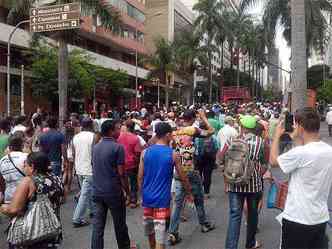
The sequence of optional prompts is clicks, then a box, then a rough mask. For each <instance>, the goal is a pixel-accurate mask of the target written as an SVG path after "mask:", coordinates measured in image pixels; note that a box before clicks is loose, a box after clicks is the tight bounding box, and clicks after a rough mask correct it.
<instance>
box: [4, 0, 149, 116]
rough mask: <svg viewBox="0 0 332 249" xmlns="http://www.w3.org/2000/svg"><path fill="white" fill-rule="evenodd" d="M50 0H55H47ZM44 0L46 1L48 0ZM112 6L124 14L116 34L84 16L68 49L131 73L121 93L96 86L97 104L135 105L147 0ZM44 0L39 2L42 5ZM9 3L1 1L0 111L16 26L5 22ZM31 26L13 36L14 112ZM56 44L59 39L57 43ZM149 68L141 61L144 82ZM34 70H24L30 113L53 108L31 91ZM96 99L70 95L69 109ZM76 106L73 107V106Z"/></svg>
mask: <svg viewBox="0 0 332 249" xmlns="http://www.w3.org/2000/svg"><path fill="white" fill-rule="evenodd" d="M45 1H46V2H47V3H52V2H54V1H51V0H45ZM45 1H44V3H45ZM106 1H108V3H109V4H111V5H112V7H113V8H114V9H115V10H117V11H119V13H120V16H121V21H122V24H121V28H120V32H119V34H114V33H112V32H111V31H110V30H106V29H105V28H103V27H102V26H101V24H100V20H99V18H98V17H95V16H82V17H81V20H82V24H81V28H80V29H79V30H78V32H77V39H75V41H74V42H73V44H70V46H69V49H70V50H71V49H74V48H79V49H82V50H84V51H85V52H86V53H88V54H89V55H91V57H92V58H94V60H93V61H92V63H93V64H95V65H99V66H102V67H104V68H109V69H114V70H118V69H121V70H123V71H125V72H126V73H127V74H128V76H129V86H128V87H127V88H126V89H121V91H122V94H121V95H120V96H117V97H115V96H114V95H112V92H113V91H112V86H110V87H108V88H107V89H105V88H101V89H99V88H98V87H97V94H96V96H97V102H98V106H101V105H103V106H104V104H106V105H109V106H113V107H114V106H118V107H120V108H121V107H123V106H124V105H128V106H130V105H131V106H133V105H134V103H135V96H136V92H135V79H136V56H135V52H136V50H137V52H138V55H139V56H140V57H141V56H145V55H147V49H146V45H145V37H144V36H145V25H144V22H145V15H146V13H145V0H106ZM42 3H43V2H39V4H40V5H41V4H42ZM9 8H10V6H8V5H6V4H5V3H4V1H0V30H1V32H0V113H2V112H4V111H5V110H6V101H5V100H6V93H7V89H6V85H7V84H6V54H7V51H6V48H7V41H8V37H9V34H10V32H11V31H12V30H13V28H14V27H13V26H11V25H8V24H7V23H6V17H7V15H8V11H9ZM28 30H29V29H28V26H25V27H23V29H18V30H17V31H16V33H15V35H14V36H13V39H12V55H13V56H12V65H11V75H12V79H13V80H12V81H11V88H12V89H11V106H12V109H13V111H14V113H17V112H18V109H19V104H18V103H19V98H20V96H19V95H20V91H19V90H18V88H19V84H20V81H19V80H17V78H19V77H20V66H21V64H24V63H26V62H25V61H24V56H23V54H22V51H24V50H27V49H29V48H30V44H29V41H30V39H31V33H30V32H29V31H28ZM55 44H56V43H55ZM148 73H149V71H148V70H147V69H145V68H144V67H143V65H141V64H140V63H139V65H138V70H137V76H138V79H139V83H140V84H141V83H142V82H143V81H144V80H145V79H146V77H147V75H148ZM31 77H33V75H32V74H31V72H29V71H26V72H25V82H26V87H25V102H26V105H25V107H26V110H25V112H26V113H30V112H31V111H33V110H34V109H35V108H36V105H42V106H45V107H48V108H50V107H51V106H52V104H53V105H54V103H49V102H48V101H47V100H46V99H43V98H38V99H37V98H34V97H32V94H31ZM92 102H93V99H92V97H91V96H89V97H84V96H82V97H76V98H72V99H69V109H70V110H72V111H74V110H75V111H77V110H76V109H78V107H80V109H83V108H84V109H85V110H86V109H91V108H92V107H91V106H92ZM55 106H56V105H55ZM73 109H74V110H73Z"/></svg>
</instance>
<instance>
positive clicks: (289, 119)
mask: <svg viewBox="0 0 332 249" xmlns="http://www.w3.org/2000/svg"><path fill="white" fill-rule="evenodd" d="M293 126H294V115H293V114H291V113H289V112H287V113H286V116H285V132H293V130H294V128H293Z"/></svg>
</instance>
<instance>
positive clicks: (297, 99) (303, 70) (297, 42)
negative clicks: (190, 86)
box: [291, 0, 307, 112]
mask: <svg viewBox="0 0 332 249" xmlns="http://www.w3.org/2000/svg"><path fill="white" fill-rule="evenodd" d="M291 16H292V63H291V65H292V82H291V90H292V105H291V111H292V112H295V111H296V110H297V109H300V108H303V107H305V106H307V65H306V63H307V58H306V51H307V50H306V30H305V0H292V1H291Z"/></svg>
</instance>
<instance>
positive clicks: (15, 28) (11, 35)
mask: <svg viewBox="0 0 332 249" xmlns="http://www.w3.org/2000/svg"><path fill="white" fill-rule="evenodd" d="M29 22H30V20H24V21H21V22H19V23H18V24H16V26H15V27H14V29H13V30H12V32H10V34H9V38H8V43H7V116H8V117H9V116H10V45H11V44H10V43H11V40H12V38H13V35H14V33H15V31H16V30H17V29H18V28H19V26H21V25H22V24H25V23H29Z"/></svg>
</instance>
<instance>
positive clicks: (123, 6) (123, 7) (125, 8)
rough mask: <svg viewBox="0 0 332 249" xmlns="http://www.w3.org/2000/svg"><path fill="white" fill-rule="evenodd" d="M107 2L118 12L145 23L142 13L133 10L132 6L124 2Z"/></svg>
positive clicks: (119, 0) (113, 0)
mask: <svg viewBox="0 0 332 249" xmlns="http://www.w3.org/2000/svg"><path fill="white" fill-rule="evenodd" d="M108 2H109V3H110V4H111V5H113V6H114V7H116V8H117V9H118V10H120V12H122V13H125V14H127V15H128V16H130V17H132V18H134V19H135V20H136V21H138V22H144V21H145V15H144V13H143V12H142V11H140V10H138V9H137V8H135V7H134V6H133V5H131V4H129V3H127V2H126V1H124V0H108Z"/></svg>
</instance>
